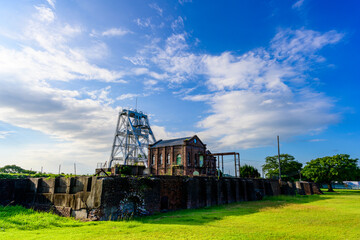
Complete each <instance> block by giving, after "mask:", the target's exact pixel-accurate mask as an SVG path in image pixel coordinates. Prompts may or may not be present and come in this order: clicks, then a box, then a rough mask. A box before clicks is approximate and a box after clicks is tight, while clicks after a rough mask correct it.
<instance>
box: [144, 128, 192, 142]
mask: <svg viewBox="0 0 360 240" xmlns="http://www.w3.org/2000/svg"><path fill="white" fill-rule="evenodd" d="M151 129H152V130H153V132H154V135H155V138H156V140H157V141H158V140H160V139H172V138H180V137H190V136H194V135H195V133H194V132H190V131H180V132H170V131H167V130H166V129H165V128H164V127H162V126H157V125H152V126H151Z"/></svg>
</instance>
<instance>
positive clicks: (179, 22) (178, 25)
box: [171, 16, 184, 31]
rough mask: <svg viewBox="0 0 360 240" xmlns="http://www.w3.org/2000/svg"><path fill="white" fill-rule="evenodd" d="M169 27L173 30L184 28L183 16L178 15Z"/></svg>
mask: <svg viewBox="0 0 360 240" xmlns="http://www.w3.org/2000/svg"><path fill="white" fill-rule="evenodd" d="M171 28H172V30H173V31H177V30H182V29H183V28H184V20H183V18H182V17H180V16H179V17H178V18H177V19H176V20H175V21H173V22H172V23H171Z"/></svg>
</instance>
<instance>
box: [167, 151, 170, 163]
mask: <svg viewBox="0 0 360 240" xmlns="http://www.w3.org/2000/svg"><path fill="white" fill-rule="evenodd" d="M166 164H169V165H170V153H168V155H167V158H166Z"/></svg>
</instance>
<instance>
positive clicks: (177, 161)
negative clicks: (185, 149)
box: [176, 154, 181, 165]
mask: <svg viewBox="0 0 360 240" xmlns="http://www.w3.org/2000/svg"><path fill="white" fill-rule="evenodd" d="M176 165H181V154H178V155H176Z"/></svg>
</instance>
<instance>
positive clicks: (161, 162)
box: [159, 154, 163, 165]
mask: <svg viewBox="0 0 360 240" xmlns="http://www.w3.org/2000/svg"><path fill="white" fill-rule="evenodd" d="M159 164H160V165H162V164H163V156H162V154H160V163H159Z"/></svg>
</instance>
